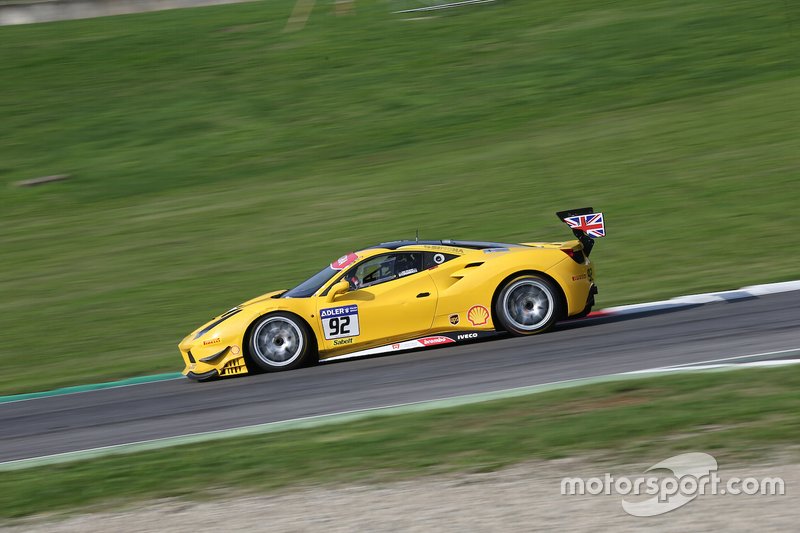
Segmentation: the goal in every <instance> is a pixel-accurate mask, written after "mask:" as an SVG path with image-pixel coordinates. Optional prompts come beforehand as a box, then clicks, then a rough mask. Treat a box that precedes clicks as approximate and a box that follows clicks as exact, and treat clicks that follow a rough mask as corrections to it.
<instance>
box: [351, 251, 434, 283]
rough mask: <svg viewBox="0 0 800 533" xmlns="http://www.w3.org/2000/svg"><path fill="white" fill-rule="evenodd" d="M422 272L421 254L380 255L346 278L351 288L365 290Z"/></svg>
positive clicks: (354, 268) (352, 271)
mask: <svg viewBox="0 0 800 533" xmlns="http://www.w3.org/2000/svg"><path fill="white" fill-rule="evenodd" d="M420 270H422V253H421V252H396V253H391V254H385V255H379V256H377V257H373V258H372V259H368V260H366V261H364V262H363V263H361V264H359V265H356V266H355V267H353V268H351V269H350V270H349V271H348V272H347V274H345V278H344V279H346V280H347V281H349V282H350V288H351V289H353V290H355V289H363V288H365V287H370V286H372V285H377V284H379V283H385V282H387V281H391V280H393V279H397V278H404V277H406V276H410V275H411V274H416V273H417V272H419V271H420Z"/></svg>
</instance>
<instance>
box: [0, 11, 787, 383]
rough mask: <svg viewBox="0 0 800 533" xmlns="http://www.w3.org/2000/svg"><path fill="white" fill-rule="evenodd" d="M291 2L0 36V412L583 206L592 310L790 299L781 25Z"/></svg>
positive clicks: (160, 363)
mask: <svg viewBox="0 0 800 533" xmlns="http://www.w3.org/2000/svg"><path fill="white" fill-rule="evenodd" d="M317 4H318V5H317V8H316V10H315V12H314V13H313V15H312V17H311V18H310V20H309V24H308V26H307V27H306V28H305V29H304V30H303V31H300V32H295V33H285V32H283V31H282V30H283V27H284V25H285V22H286V19H287V18H288V14H289V13H290V11H291V7H292V5H293V1H289V0H270V1H269V2H259V3H253V4H243V5H236V6H221V7H209V8H202V9H191V10H178V11H169V12H161V13H150V14H142V15H135V16H121V17H115V18H105V19H95V20H85V21H74V22H63V23H54V24H41V25H33V26H15V27H4V28H0V42H2V43H3V44H2V46H0V205H1V206H2V211H0V331H2V332H3V335H2V342H0V394H8V393H15V392H26V391H31V390H39V389H43V388H52V387H56V386H65V385H72V384H76V383H82V382H87V381H99V380H107V379H115V378H121V377H127V376H135V375H142V374H149V373H159V372H170V371H175V370H179V369H180V368H181V361H180V359H179V357H178V354H177V350H176V347H175V345H176V343H177V342H178V340H179V339H180V338H182V337H183V335H185V334H186V333H187V332H189V331H191V330H192V329H193V328H194V327H196V326H197V325H198V324H200V323H202V322H204V321H205V320H207V319H208V318H209V317H211V316H213V315H215V314H217V313H218V312H220V311H221V310H224V309H226V308H229V307H231V306H232V305H235V304H237V303H239V302H240V301H243V300H245V299H248V298H250V297H252V296H255V295H257V294H259V293H261V292H266V291H267V290H270V289H278V288H282V287H288V286H291V285H293V284H294V283H296V282H298V281H300V280H302V279H303V278H304V277H305V276H307V275H308V274H310V273H313V272H315V271H316V270H318V269H319V268H320V266H321V265H324V264H326V263H328V262H330V261H331V259H333V258H335V257H338V256H339V255H341V254H342V253H343V252H346V251H348V250H352V249H357V248H360V247H363V246H366V245H369V244H373V243H374V242H379V241H381V240H389V239H393V238H401V237H411V236H413V235H414V231H415V229H416V228H419V229H420V235H421V236H422V237H423V238H472V239H492V240H509V241H520V240H531V239H544V240H549V239H563V238H567V237H569V235H570V234H569V233H568V232H567V231H566V228H564V227H563V226H562V225H561V224H560V223H559V222H558V221H557V220H556V219H555V217H554V215H553V213H554V212H555V211H556V210H558V209H563V208H568V207H578V206H583V205H593V206H595V207H597V208H601V209H602V210H603V211H604V212H606V214H607V224H608V233H609V237H608V238H606V239H605V240H604V241H602V242H600V243H599V244H598V245H597V247H596V249H595V250H596V251H595V252H594V253H595V258H596V261H597V264H598V269H597V271H598V281H599V284H600V290H601V292H600V298H599V305H601V306H608V305H612V304H619V303H623V302H634V301H643V300H648V299H652V298H660V297H666V296H670V295H676V294H684V293H688V292H692V291H704V290H717V289H730V288H737V287H739V286H742V285H744V284H749V283H757V282H770V281H778V280H784V279H791V278H796V277H798V276H797V274H798V268H797V264H796V260H795V259H794V257H793V255H792V253H791V251H792V249H793V247H794V245H795V244H796V243H797V236H796V228H797V227H798V224H800V216H798V210H797V206H796V203H797V184H798V180H799V179H800V157H798V154H800V135H798V133H800V128H799V127H798V124H800V63H798V59H797V58H799V57H800V47H799V46H798V39H797V35H796V34H794V33H792V32H793V31H794V32H796V31H797V29H796V28H797V27H798V24H797V23H796V22H795V23H794V26H792V21H793V20H794V21H797V20H800V13H798V8H797V6H795V5H794V4H791V5H790V4H787V3H785V2H783V1H782V0H759V1H756V0H748V1H736V2H731V1H728V0H709V1H706V2H699V3H698V2H695V1H688V0H659V1H655V0H645V1H638V0H637V1H634V0H622V1H616V2H597V1H595V0H592V1H588V0H587V1H576V2H546V1H543V0H524V1H522V0H518V1H511V0H509V1H505V2H502V3H498V4H496V5H491V6H483V7H475V8H470V9H462V10H452V11H450V12H447V13H444V14H442V16H440V17H438V18H433V19H430V20H422V21H404V20H401V19H400V18H399V17H398V16H394V15H391V14H390V13H389V9H388V7H387V4H386V3H385V2H367V1H364V2H358V6H357V10H356V12H355V13H354V14H353V15H351V16H344V17H335V16H333V15H332V12H331V6H330V5H329V4H328V3H324V2H317ZM793 28H794V29H793ZM57 173H59V174H60V173H68V174H71V175H72V176H73V179H72V180H71V181H68V182H63V183H54V184H51V185H48V186H43V187H39V188H33V189H19V188H15V187H12V186H11V185H10V184H11V183H12V182H14V181H16V180H21V179H26V178H31V177H36V176H42V175H48V174H57Z"/></svg>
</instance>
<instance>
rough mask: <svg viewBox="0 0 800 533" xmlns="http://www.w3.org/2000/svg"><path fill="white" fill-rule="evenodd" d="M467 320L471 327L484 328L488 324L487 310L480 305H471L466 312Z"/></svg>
mask: <svg viewBox="0 0 800 533" xmlns="http://www.w3.org/2000/svg"><path fill="white" fill-rule="evenodd" d="M467 320H469V321H470V323H471V324H472V325H473V326H485V325H486V323H487V322H489V310H488V309H486V307H484V306H482V305H473V306H472V307H470V308H469V311H467Z"/></svg>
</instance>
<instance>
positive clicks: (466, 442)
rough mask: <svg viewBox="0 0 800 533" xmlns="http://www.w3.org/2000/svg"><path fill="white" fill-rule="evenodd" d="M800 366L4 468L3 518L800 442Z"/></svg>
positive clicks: (742, 451) (766, 452) (742, 452)
mask: <svg viewBox="0 0 800 533" xmlns="http://www.w3.org/2000/svg"><path fill="white" fill-rule="evenodd" d="M799 386H800V366H797V365H795V366H792V367H788V368H782V369H769V370H741V371H733V372H723V373H710V374H708V373H707V374H694V375H678V376H675V375H673V376H668V377H662V378H650V379H642V380H635V381H621V382H612V383H605V384H600V385H591V386H587V387H581V388H578V389H570V390H564V391H556V392H548V393H542V394H537V395H531V396H523V397H519V398H514V399H506V400H497V401H492V402H486V403H480V404H473V405H468V406H462V407H457V408H451V409H443V410H437V411H429V412H424V413H417V414H406V415H398V416H392V417H385V416H384V417H380V416H379V417H375V418H368V419H364V420H360V421H356V422H349V423H347V424H341V425H334V426H323V427H319V428H316V429H305V430H296V431H288V432H284V433H273V434H269V435H263V436H259V437H248V438H234V439H227V440H224V441H215V442H211V443H206V444H191V445H187V446H180V447H176V448H167V449H164V450H159V451H151V452H142V453H137V454H133V455H127V456H117V457H108V458H104V459H95V460H93V461H85V462H81V463H69V464H63V465H56V466H47V467H41V468H34V469H30V470H21V471H13V472H3V473H2V476H0V518H14V517H20V516H25V515H29V514H34V513H40V512H46V511H48V512H49V511H58V510H64V509H71V510H73V511H74V510H80V509H81V508H82V507H84V506H87V505H92V506H93V507H94V508H95V509H97V508H99V507H109V506H119V505H121V504H127V503H130V502H135V501H142V500H146V499H152V498H162V497H186V498H208V497H219V496H220V495H224V494H228V495H233V494H236V493H237V491H238V492H239V493H240V492H242V491H248V490H256V491H265V490H274V489H278V488H283V487H287V486H298V485H305V486H308V485H312V484H315V483H347V482H354V481H356V482H364V481H366V482H372V481H383V480H391V479H397V478H408V477H413V476H422V475H435V474H441V473H446V472H454V471H467V472H489V471H493V470H497V469H500V468H503V467H504V466H507V465H510V464H514V463H518V462H520V461H527V460H532V459H555V458H561V457H574V456H587V455H588V456H589V457H593V458H594V459H596V460H598V461H600V462H611V463H614V462H616V463H617V464H623V463H627V464H631V463H635V462H639V461H641V462H648V461H649V462H651V463H653V462H656V461H660V460H662V459H665V458H666V457H668V456H669V455H672V454H674V453H683V452H688V451H699V450H702V451H705V452H707V453H711V454H713V455H714V456H715V457H716V458H717V459H718V460H719V461H720V463H721V464H724V465H729V464H731V463H737V462H748V461H754V460H756V461H759V460H763V459H771V458H775V457H779V458H780V459H781V460H790V461H791V460H795V459H796V458H797V457H798V453H800V450H798V448H797V443H798V442H800V396H798V394H797V389H798V387H799Z"/></svg>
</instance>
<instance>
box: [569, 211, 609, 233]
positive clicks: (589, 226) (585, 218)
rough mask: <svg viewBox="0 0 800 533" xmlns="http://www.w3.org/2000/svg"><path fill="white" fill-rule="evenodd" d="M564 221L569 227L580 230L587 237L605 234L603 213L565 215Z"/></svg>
mask: <svg viewBox="0 0 800 533" xmlns="http://www.w3.org/2000/svg"><path fill="white" fill-rule="evenodd" d="M564 222H566V223H567V225H568V226H569V227H570V228H572V229H577V230H581V231H582V232H584V233H586V235H588V236H589V237H605V236H606V225H605V223H604V222H603V213H592V214H590V215H578V216H574V217H567V218H565V219H564Z"/></svg>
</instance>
